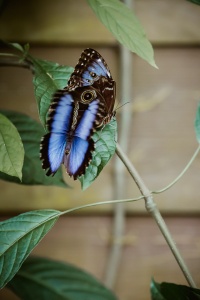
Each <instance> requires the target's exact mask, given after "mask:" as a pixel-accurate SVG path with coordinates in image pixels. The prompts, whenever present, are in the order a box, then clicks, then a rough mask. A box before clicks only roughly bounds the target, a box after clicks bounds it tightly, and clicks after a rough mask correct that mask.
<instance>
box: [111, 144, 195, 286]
mask: <svg viewBox="0 0 200 300" xmlns="http://www.w3.org/2000/svg"><path fill="white" fill-rule="evenodd" d="M116 153H117V155H118V156H119V158H120V159H121V160H122V161H123V163H124V165H125V166H126V168H127V170H128V171H129V173H130V175H131V176H132V178H133V179H134V181H135V183H136V184H137V186H138V188H139V190H140V192H141V194H142V195H143V196H144V199H145V207H146V210H147V211H148V213H150V214H151V216H152V217H153V218H154V220H155V221H156V223H157V225H158V227H159V229H160V231H161V233H162V235H163V236H164V238H165V240H166V242H167V244H168V246H169V247H170V249H171V251H172V253H173V255H174V257H175V259H176V261H177V263H178V265H179V266H180V268H181V270H182V272H183V275H184V276H185V279H186V280H187V282H188V284H189V285H190V286H191V287H194V288H195V287H196V284H195V282H194V280H193V278H192V276H191V274H190V272H189V270H188V268H187V266H186V264H185V262H184V260H183V258H182V256H181V254H180V252H179V250H178V248H177V246H176V244H175V242H174V240H173V239H172V236H171V234H170V232H169V230H168V228H167V226H166V224H165V221H164V220H163V218H162V216H161V214H160V212H159V210H158V208H157V206H156V204H155V202H154V200H153V196H152V194H151V192H150V190H149V189H148V188H147V187H146V185H145V184H144V182H143V180H142V178H141V177H140V175H139V174H138V172H137V170H136V169H135V168H134V166H133V165H132V163H131V162H130V160H129V159H128V157H127V156H126V155H125V153H124V152H123V151H122V149H121V147H120V146H119V144H117V149H116Z"/></svg>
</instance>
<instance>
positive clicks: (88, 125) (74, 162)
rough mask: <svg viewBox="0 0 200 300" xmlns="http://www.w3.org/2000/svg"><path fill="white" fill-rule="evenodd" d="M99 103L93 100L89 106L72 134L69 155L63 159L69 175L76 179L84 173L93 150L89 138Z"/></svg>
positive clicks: (91, 141) (92, 143)
mask: <svg viewBox="0 0 200 300" xmlns="http://www.w3.org/2000/svg"><path fill="white" fill-rule="evenodd" d="M98 108H99V101H98V100H94V101H92V102H91V103H90V104H89V105H88V108H87V110H85V112H84V113H83V116H82V118H81V120H80V122H79V124H78V126H77V128H76V130H75V132H74V138H73V141H72V145H71V150H70V153H69V155H68V156H67V157H66V156H65V159H64V164H65V167H66V169H67V172H68V173H69V175H71V176H73V177H74V179H76V178H77V177H78V176H80V175H82V174H83V173H84V172H85V169H86V167H87V166H88V164H89V162H90V160H91V158H92V151H93V150H94V142H93V140H92V138H91V134H92V132H93V127H94V123H95V120H96V116H97V113H98Z"/></svg>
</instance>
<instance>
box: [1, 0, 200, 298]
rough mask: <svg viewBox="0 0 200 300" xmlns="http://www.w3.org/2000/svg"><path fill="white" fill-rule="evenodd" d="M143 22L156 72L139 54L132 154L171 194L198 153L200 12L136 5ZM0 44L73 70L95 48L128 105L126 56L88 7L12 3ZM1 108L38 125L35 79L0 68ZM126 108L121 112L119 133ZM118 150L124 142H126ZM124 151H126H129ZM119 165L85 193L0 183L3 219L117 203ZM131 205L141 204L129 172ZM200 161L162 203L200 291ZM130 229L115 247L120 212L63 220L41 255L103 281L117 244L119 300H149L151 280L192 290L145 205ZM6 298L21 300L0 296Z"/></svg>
mask: <svg viewBox="0 0 200 300" xmlns="http://www.w3.org/2000/svg"><path fill="white" fill-rule="evenodd" d="M132 2H133V3H132V4H133V8H134V11H135V14H136V15H137V17H138V18H139V20H140V21H141V23H142V25H143V27H144V29H145V31H146V33H147V36H148V38H149V39H150V41H151V42H152V44H153V47H154V50H155V61H156V64H157V66H158V68H159V69H158V70H157V69H154V68H153V67H151V66H150V65H148V63H146V62H145V61H143V60H142V59H140V58H139V57H137V56H136V55H134V54H132V63H131V65H130V68H132V96H131V99H123V102H125V101H129V103H128V104H126V106H127V107H128V110H129V111H131V125H130V126H129V128H127V132H126V135H127V136H128V147H127V148H128V149H127V154H128V156H129V158H130V160H131V161H132V162H133V164H134V165H135V167H136V169H137V170H138V172H139V173H140V175H141V176H142V178H143V180H144V181H145V183H146V184H147V186H148V187H149V189H150V190H158V189H161V188H163V187H164V186H166V185H168V184H169V183H170V182H171V181H173V180H174V179H175V177H176V176H177V175H178V174H179V173H180V172H181V171H182V169H183V168H184V167H185V165H186V164H187V162H188V161H189V159H190V158H191V156H192V154H193V153H194V151H195V150H196V148H197V142H196V138H195V133H194V118H195V114H196V108H197V103H198V101H199V99H200V80H199V79H200V49H199V46H200V31H199V28H200V6H197V5H194V4H192V3H190V2H187V1H181V0H168V1H159V0H149V1H147V0H138V1H137V0H135V1H132ZM0 37H1V38H2V39H4V40H7V41H11V42H19V43H30V52H31V54H32V55H34V56H36V57H38V58H42V59H47V60H51V61H54V62H57V63H59V64H64V65H69V66H73V67H74V66H75V64H76V63H77V61H78V59H79V57H80V54H81V52H82V51H83V49H85V48H87V47H91V48H94V49H96V50H97V51H98V52H100V54H101V55H102V56H103V57H104V59H105V61H106V62H107V64H108V66H109V68H110V70H111V73H112V76H113V78H114V79H115V81H116V82H117V100H116V103H120V102H122V99H121V98H122V97H123V95H121V65H120V48H119V44H118V43H117V42H116V41H115V39H114V38H113V36H112V35H111V33H109V32H108V30H107V29H106V28H105V27H104V26H103V25H102V24H101V23H100V21H99V20H98V19H97V18H96V16H95V14H94V13H93V12H92V10H91V9H90V7H89V6H88V4H87V2H86V1H84V0H77V1H70V0H58V1H47V0H43V1H39V0H34V1H33V0H30V1H28V2H27V1H25V0H19V1H14V0H10V1H5V2H4V9H3V10H2V11H1V15H0ZM0 99H1V100H0V107H1V109H2V108H3V109H11V110H15V111H19V112H24V113H26V114H28V115H29V116H31V117H33V118H34V119H36V120H38V113H37V107H36V103H35V99H34V91H33V85H32V74H31V73H30V71H28V70H26V69H22V68H14V67H1V68H0ZM123 109H124V108H123V107H122V108H121V109H119V110H118V111H117V119H118V121H119V122H118V126H119V128H120V115H121V114H122V110H123ZM119 143H120V138H119ZM121 147H122V148H123V144H121ZM116 160H117V158H116V157H114V158H113V159H112V160H111V161H110V162H109V164H108V165H107V166H106V167H105V169H104V170H103V172H102V173H101V175H100V176H99V177H98V179H97V180H96V181H95V182H94V183H93V184H92V186H91V187H89V188H88V189H87V190H86V191H84V192H82V191H81V187H80V183H79V182H73V181H72V180H71V179H70V178H69V177H68V176H67V175H65V179H66V181H67V183H68V184H69V185H70V186H71V187H72V188H71V189H63V188H58V187H43V186H22V185H17V184H14V183H13V184H11V183H7V182H3V181H1V182H0V191H1V201H0V214H1V215H0V216H1V219H4V218H9V217H11V216H13V215H17V214H19V213H22V212H26V211H29V210H34V209H42V208H52V209H58V210H66V209H67V208H71V207H76V206H79V205H83V204H87V203H94V202H97V201H107V200H112V199H116V193H115V190H116V184H115V182H116V180H115V176H116V173H115V167H114V164H115V161H116ZM121 176H123V177H124V178H125V191H124V194H123V198H133V197H137V196H139V191H138V189H137V187H136V186H135V184H134V182H133V181H132V179H131V178H130V176H129V174H128V172H127V171H126V170H125V169H122V170H121ZM199 185H200V158H197V159H196V160H195V162H194V163H193V164H192V166H191V167H190V169H189V170H188V172H187V173H186V174H185V175H184V177H183V178H182V179H181V180H180V181H179V182H178V183H177V184H176V185H175V186H173V187H172V188H171V189H169V190H168V191H166V192H164V193H162V194H159V195H157V196H155V201H156V203H157V205H158V207H159V209H160V210H161V212H162V214H163V216H164V218H165V220H166V223H167V225H168V226H169V229H170V230H171V233H172V235H173V237H174V239H175V241H176V243H177V245H178V247H179V249H180V251H181V253H182V255H183V257H184V259H185V261H186V263H187V265H188V267H189V269H190V271H191V273H192V275H193V277H194V280H195V281H196V283H197V285H200V273H199V269H200V235H199V225H200V218H199V216H200V197H199ZM125 211H126V223H125V231H124V233H123V237H122V238H121V239H120V241H116V240H114V238H113V234H112V226H113V223H112V222H113V206H112V205H104V206H96V207H93V208H90V209H85V210H81V211H78V212H77V213H75V214H71V215H65V216H64V217H62V218H61V219H60V220H59V221H58V222H57V224H56V225H55V227H54V228H53V229H52V230H51V231H50V233H48V235H47V236H46V237H45V238H44V239H43V241H42V242H41V243H40V244H39V245H38V246H37V248H36V249H35V250H34V251H33V254H37V255H41V256H45V257H51V258H54V259H58V260H62V261H66V262H70V263H73V264H75V265H76V266H79V267H81V268H83V269H84V270H87V271H89V272H90V273H91V274H93V275H94V276H95V277H97V278H98V279H100V280H101V281H104V278H105V270H106V266H107V264H108V256H109V255H108V254H109V251H110V246H111V244H112V243H120V244H121V245H122V253H121V254H122V256H121V259H120V264H119V270H118V275H117V278H116V282H115V283H114V287H113V289H114V291H115V293H116V294H117V295H118V297H119V299H124V300H132V299H141V300H143V299H149V298H150V295H149V285H150V280H151V278H152V277H154V279H155V280H156V281H158V282H161V281H168V282H174V283H180V284H186V282H185V279H184V277H183V275H182V274H181V272H180V270H179V268H178V266H177V264H176V262H175V259H174V258H173V256H172V254H171V252H170V250H169V249H168V247H167V246H166V243H165V241H164V238H163V237H162V236H161V234H160V232H159V230H158V228H157V227H156V224H155V223H154V221H153V220H152V219H151V217H150V216H148V215H147V213H146V210H145V207H144V202H143V200H141V201H138V202H137V203H129V204H126V206H125ZM0 299H6V300H7V299H13V300H14V299H17V297H15V296H14V295H13V294H12V293H11V292H9V291H8V290H6V289H4V290H2V291H0Z"/></svg>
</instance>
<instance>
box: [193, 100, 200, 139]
mask: <svg viewBox="0 0 200 300" xmlns="http://www.w3.org/2000/svg"><path fill="white" fill-rule="evenodd" d="M194 127H195V133H196V139H197V142H198V143H199V144H200V102H199V104H198V107H197V112H196V119H195V122H194Z"/></svg>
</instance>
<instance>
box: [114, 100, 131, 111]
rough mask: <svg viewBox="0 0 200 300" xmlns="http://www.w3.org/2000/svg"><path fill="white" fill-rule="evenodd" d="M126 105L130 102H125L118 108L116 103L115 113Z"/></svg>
mask: <svg viewBox="0 0 200 300" xmlns="http://www.w3.org/2000/svg"><path fill="white" fill-rule="evenodd" d="M128 103H130V102H129V101H127V102H125V103H123V104H122V105H120V106H118V105H119V103H118V104H117V106H116V108H115V111H117V110H118V109H120V108H121V107H122V106H124V105H126V104H128Z"/></svg>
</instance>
